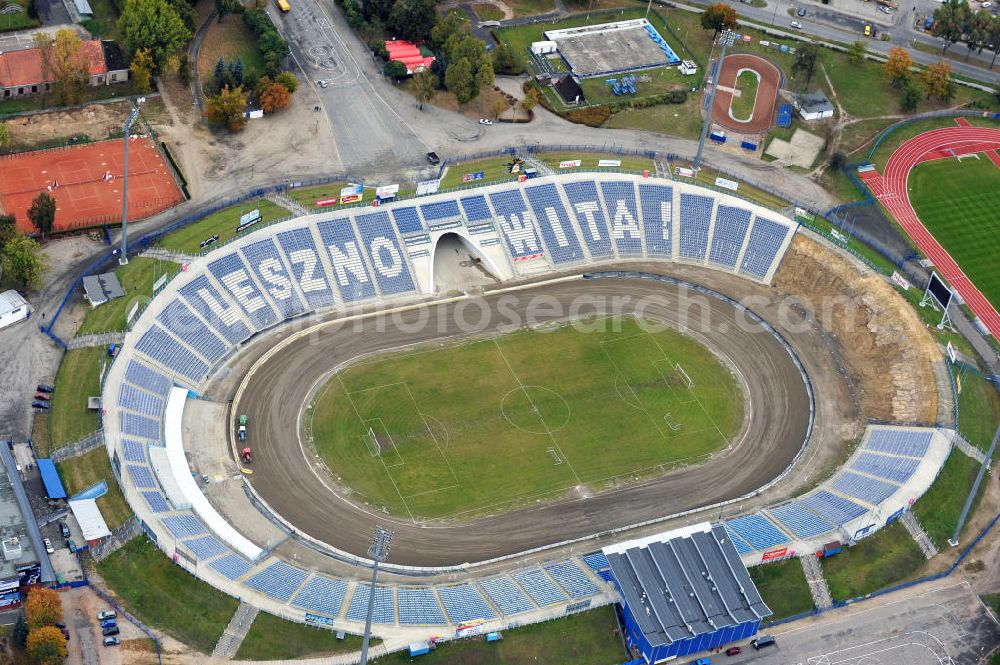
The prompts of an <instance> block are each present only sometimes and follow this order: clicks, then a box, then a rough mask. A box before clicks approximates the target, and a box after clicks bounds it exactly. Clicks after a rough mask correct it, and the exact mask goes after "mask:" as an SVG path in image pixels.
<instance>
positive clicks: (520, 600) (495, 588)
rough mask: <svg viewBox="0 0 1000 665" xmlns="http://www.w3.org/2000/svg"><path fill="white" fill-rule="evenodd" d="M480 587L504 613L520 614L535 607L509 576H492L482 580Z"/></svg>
mask: <svg viewBox="0 0 1000 665" xmlns="http://www.w3.org/2000/svg"><path fill="white" fill-rule="evenodd" d="M479 588H480V589H482V590H483V591H484V592H485V593H486V595H487V596H489V599H490V600H491V601H492V602H493V604H494V605H495V606H496V607H497V609H499V610H500V612H501V613H503V614H507V615H510V614H520V613H521V612H529V611H531V610H533V609H535V606H534V605H533V604H532V602H531V601H530V600H528V597H527V596H526V595H524V592H523V591H521V588H520V587H519V586H517V585H516V584H514V582H513V581H511V579H510V578H508V577H491V578H490V579H488V580H480V581H479Z"/></svg>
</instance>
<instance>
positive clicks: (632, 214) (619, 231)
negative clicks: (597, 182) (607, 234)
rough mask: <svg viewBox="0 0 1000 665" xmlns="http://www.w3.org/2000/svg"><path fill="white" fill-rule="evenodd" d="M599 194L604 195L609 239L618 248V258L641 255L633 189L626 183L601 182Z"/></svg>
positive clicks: (637, 212) (630, 184)
mask: <svg viewBox="0 0 1000 665" xmlns="http://www.w3.org/2000/svg"><path fill="white" fill-rule="evenodd" d="M601 193H602V194H603V195H604V207H605V209H606V210H607V211H608V216H609V217H610V218H611V237H612V239H613V240H614V242H615V245H616V246H617V247H618V254H619V256H640V255H642V236H641V234H640V231H639V210H638V209H637V208H636V202H635V187H634V186H633V184H632V183H631V182H626V181H612V182H602V183H601Z"/></svg>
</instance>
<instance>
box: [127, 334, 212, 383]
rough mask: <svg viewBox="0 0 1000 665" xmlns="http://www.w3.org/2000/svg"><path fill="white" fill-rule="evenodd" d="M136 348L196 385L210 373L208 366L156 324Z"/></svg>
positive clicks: (141, 338)
mask: <svg viewBox="0 0 1000 665" xmlns="http://www.w3.org/2000/svg"><path fill="white" fill-rule="evenodd" d="M135 348H136V350H138V351H140V352H142V353H144V354H145V355H147V356H149V357H150V358H152V359H153V360H155V361H156V362H158V363H160V364H161V365H163V366H164V367H166V368H167V369H170V370H171V371H174V372H176V373H178V374H180V375H181V376H186V377H187V378H189V379H191V380H192V381H194V382H195V383H197V382H198V381H200V380H201V378H202V377H203V376H205V374H206V373H207V372H208V365H207V364H205V363H204V362H203V361H202V360H200V359H199V358H198V356H196V355H195V354H194V353H192V352H191V351H189V350H188V349H187V347H185V346H182V345H181V343H180V342H178V341H177V340H175V339H174V338H173V337H171V336H170V335H168V334H167V333H166V332H165V331H164V330H163V329H162V328H160V327H159V326H158V325H156V324H154V325H153V326H152V327H151V328H150V329H149V330H147V331H146V332H144V333H143V334H142V337H140V338H139V341H138V342H137V343H136V345H135Z"/></svg>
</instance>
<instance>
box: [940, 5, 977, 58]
mask: <svg viewBox="0 0 1000 665" xmlns="http://www.w3.org/2000/svg"><path fill="white" fill-rule="evenodd" d="M969 14H970V10H969V5H968V3H967V2H966V1H965V0H945V2H944V3H943V4H942V5H941V6H940V7H938V8H937V9H935V10H934V27H933V28H931V33H932V34H933V35H934V36H935V37H940V38H941V39H943V40H944V44H943V45H942V47H941V52H942V53H944V52H945V51H947V50H948V48H949V47H950V46H951V45H952V44H954V43H956V42H957V41H959V40H960V39H961V38H962V33H964V32H965V28H966V25H967V23H968V20H969Z"/></svg>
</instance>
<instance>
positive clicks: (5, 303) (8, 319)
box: [0, 290, 31, 328]
mask: <svg viewBox="0 0 1000 665" xmlns="http://www.w3.org/2000/svg"><path fill="white" fill-rule="evenodd" d="M29 314H31V305H29V304H28V301H27V300H25V299H24V298H23V297H21V294H20V293H18V292H17V291H14V290H10V291H4V292H3V293H0V328H6V327H7V326H10V325H13V324H15V323H17V322H18V321H24V320H25V319H26V318H28V315H29Z"/></svg>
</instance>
